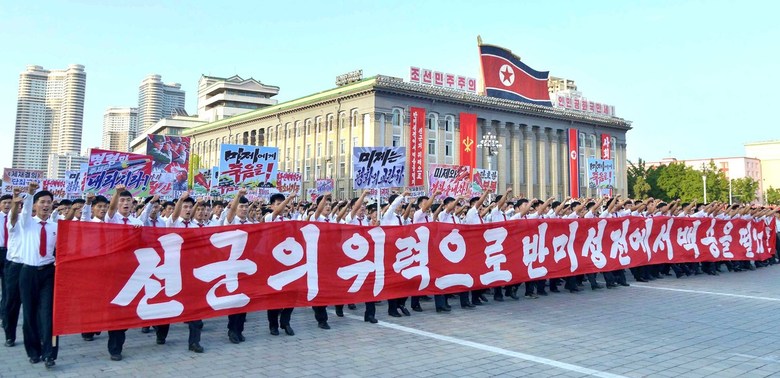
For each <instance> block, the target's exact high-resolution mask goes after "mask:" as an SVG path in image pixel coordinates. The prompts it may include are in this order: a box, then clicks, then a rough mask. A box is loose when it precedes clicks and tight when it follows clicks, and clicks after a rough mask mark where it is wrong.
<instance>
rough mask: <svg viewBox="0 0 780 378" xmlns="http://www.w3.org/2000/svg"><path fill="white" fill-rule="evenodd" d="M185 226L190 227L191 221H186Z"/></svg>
mask: <svg viewBox="0 0 780 378" xmlns="http://www.w3.org/2000/svg"><path fill="white" fill-rule="evenodd" d="M182 223H184V228H190V221H184V222H182Z"/></svg>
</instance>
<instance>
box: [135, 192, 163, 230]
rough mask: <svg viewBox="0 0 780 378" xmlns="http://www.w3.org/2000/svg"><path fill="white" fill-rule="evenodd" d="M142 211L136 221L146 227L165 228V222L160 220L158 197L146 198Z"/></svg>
mask: <svg viewBox="0 0 780 378" xmlns="http://www.w3.org/2000/svg"><path fill="white" fill-rule="evenodd" d="M144 203H145V205H144V209H143V210H142V211H141V215H140V216H139V217H138V219H139V220H140V221H141V223H143V224H144V226H146V227H152V228H157V227H165V221H164V220H162V219H161V218H160V210H161V208H162V207H161V206H160V196H157V195H155V196H153V197H146V199H145V200H144Z"/></svg>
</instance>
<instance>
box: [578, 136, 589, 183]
mask: <svg viewBox="0 0 780 378" xmlns="http://www.w3.org/2000/svg"><path fill="white" fill-rule="evenodd" d="M579 142H580V144H579V147H580V151H579V153H580V186H581V187H582V186H588V183H587V182H585V179H586V178H587V177H588V175H587V170H588V165H587V164H588V162H587V159H586V158H585V147H586V146H585V134H584V133H580V141H579Z"/></svg>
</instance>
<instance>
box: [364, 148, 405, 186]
mask: <svg viewBox="0 0 780 378" xmlns="http://www.w3.org/2000/svg"><path fill="white" fill-rule="evenodd" d="M352 167H353V172H354V173H353V180H354V186H353V187H354V188H355V189H368V188H393V187H399V186H403V185H404V178H405V177H406V175H405V173H406V148H405V147H353V148H352Z"/></svg>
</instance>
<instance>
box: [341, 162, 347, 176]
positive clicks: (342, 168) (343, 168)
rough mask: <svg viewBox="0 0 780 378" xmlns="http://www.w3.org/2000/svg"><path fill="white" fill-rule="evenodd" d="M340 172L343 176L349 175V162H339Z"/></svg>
mask: <svg viewBox="0 0 780 378" xmlns="http://www.w3.org/2000/svg"><path fill="white" fill-rule="evenodd" d="M339 173H340V174H341V177H345V176H346V175H347V164H346V163H344V162H341V163H339Z"/></svg>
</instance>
